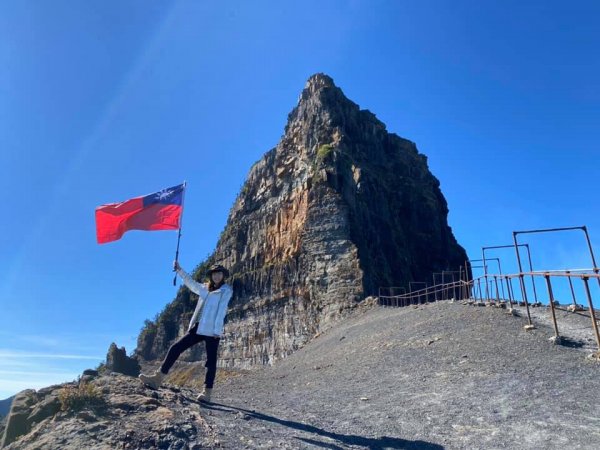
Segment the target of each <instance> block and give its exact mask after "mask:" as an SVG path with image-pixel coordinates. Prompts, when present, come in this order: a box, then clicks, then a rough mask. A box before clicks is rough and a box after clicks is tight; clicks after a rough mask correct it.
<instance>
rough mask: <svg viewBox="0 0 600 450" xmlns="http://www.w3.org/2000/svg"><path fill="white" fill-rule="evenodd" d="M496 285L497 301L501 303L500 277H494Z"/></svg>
mask: <svg viewBox="0 0 600 450" xmlns="http://www.w3.org/2000/svg"><path fill="white" fill-rule="evenodd" d="M494 284H495V285H496V301H497V302H500V291H499V290H498V276H497V275H494Z"/></svg>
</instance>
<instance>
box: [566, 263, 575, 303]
mask: <svg viewBox="0 0 600 450" xmlns="http://www.w3.org/2000/svg"><path fill="white" fill-rule="evenodd" d="M567 279H568V280H569V287H570V288H571V297H573V306H575V307H576V306H577V300H576V299H575V289H573V280H571V272H569V271H568V270H567Z"/></svg>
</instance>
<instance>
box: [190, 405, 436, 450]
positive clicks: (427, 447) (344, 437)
mask: <svg viewBox="0 0 600 450" xmlns="http://www.w3.org/2000/svg"><path fill="white" fill-rule="evenodd" d="M202 406H203V408H206V409H212V410H214V411H223V412H228V413H235V412H236V411H239V412H242V413H244V414H245V415H246V416H247V417H248V418H250V419H258V420H264V421H265V422H272V423H276V424H279V425H283V426H285V427H289V428H293V429H295V430H300V431H305V432H307V433H314V434H318V435H319V436H324V437H328V438H330V439H334V440H336V441H338V442H339V443H340V444H344V445H360V446H363V447H366V448H369V449H402V450H444V447H443V446H441V445H439V444H432V443H430V442H424V441H409V440H406V439H402V438H396V437H388V436H382V437H379V438H369V437H364V436H357V435H354V434H340V433H333V432H331V431H326V430H323V429H322V428H318V427H315V426H313V425H307V424H305V423H300V422H294V421H293V420H284V419H279V418H277V417H273V416H269V415H267V414H263V413H260V412H256V411H250V410H248V409H244V408H239V407H237V406H230V405H223V404H220V403H203V405H202ZM219 407H220V408H219ZM226 408H227V409H226ZM296 439H299V440H301V441H303V442H306V443H307V444H311V445H314V446H316V447H323V448H330V449H335V450H338V449H342V448H343V447H339V446H337V445H335V444H332V443H327V442H321V441H318V440H315V439H308V438H299V437H296Z"/></svg>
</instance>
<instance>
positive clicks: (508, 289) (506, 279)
mask: <svg viewBox="0 0 600 450" xmlns="http://www.w3.org/2000/svg"><path fill="white" fill-rule="evenodd" d="M504 280H505V281H506V290H507V291H508V305H509V307H510V309H512V307H513V304H512V293H511V292H510V284H509V281H510V279H509V278H508V277H505V278H504Z"/></svg>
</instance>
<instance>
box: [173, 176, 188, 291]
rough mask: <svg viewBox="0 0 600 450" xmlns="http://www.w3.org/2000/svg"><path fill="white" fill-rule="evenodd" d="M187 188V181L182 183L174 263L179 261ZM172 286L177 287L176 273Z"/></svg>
mask: <svg viewBox="0 0 600 450" xmlns="http://www.w3.org/2000/svg"><path fill="white" fill-rule="evenodd" d="M186 188H187V181H184V182H183V194H182V197H181V216H180V217H179V233H178V234H177V250H175V261H176V262H178V261H179V241H180V240H181V226H182V224H183V205H184V203H185V190H186ZM173 286H177V272H175V276H174V277H173Z"/></svg>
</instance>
